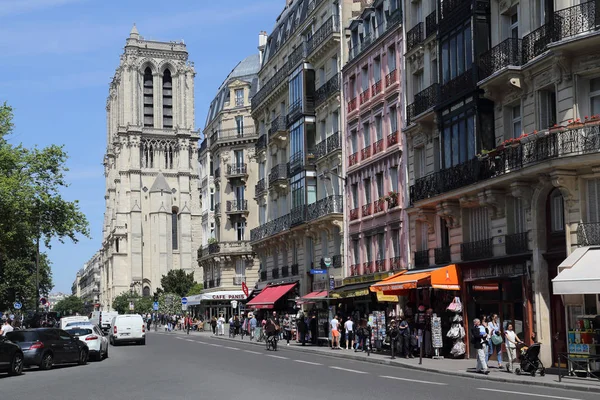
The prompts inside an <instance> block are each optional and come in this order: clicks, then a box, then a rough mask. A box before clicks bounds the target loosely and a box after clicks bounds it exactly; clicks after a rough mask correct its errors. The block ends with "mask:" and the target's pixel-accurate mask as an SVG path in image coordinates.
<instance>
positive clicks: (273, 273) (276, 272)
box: [271, 268, 279, 279]
mask: <svg viewBox="0 0 600 400" xmlns="http://www.w3.org/2000/svg"><path fill="white" fill-rule="evenodd" d="M271 276H272V277H273V279H277V278H279V268H273V269H272V270H271Z"/></svg>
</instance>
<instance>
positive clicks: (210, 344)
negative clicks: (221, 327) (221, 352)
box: [208, 343, 223, 347]
mask: <svg viewBox="0 0 600 400" xmlns="http://www.w3.org/2000/svg"><path fill="white" fill-rule="evenodd" d="M208 345H209V346H214V347H223V346H222V345H220V344H214V343H209V344H208Z"/></svg>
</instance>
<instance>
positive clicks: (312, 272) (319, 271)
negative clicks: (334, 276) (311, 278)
mask: <svg viewBox="0 0 600 400" xmlns="http://www.w3.org/2000/svg"><path fill="white" fill-rule="evenodd" d="M310 273H311V274H313V275H320V274H326V273H327V271H325V270H324V269H311V270H310Z"/></svg>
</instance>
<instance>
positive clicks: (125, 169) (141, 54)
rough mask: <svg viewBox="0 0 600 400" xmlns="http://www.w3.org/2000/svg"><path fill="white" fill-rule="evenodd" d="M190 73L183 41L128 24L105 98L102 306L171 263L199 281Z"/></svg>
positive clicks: (147, 283)
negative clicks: (146, 35) (155, 37)
mask: <svg viewBox="0 0 600 400" xmlns="http://www.w3.org/2000/svg"><path fill="white" fill-rule="evenodd" d="M194 76H195V71H194V67H193V64H192V63H190V62H189V61H188V52H187V49H186V46H185V44H184V43H183V42H157V41H151V40H144V39H143V38H142V37H141V36H140V34H139V33H138V31H137V28H136V27H135V25H134V27H133V29H132V30H131V33H130V34H129V38H128V39H127V42H126V45H125V52H124V54H123V55H121V60H120V64H119V67H118V68H117V70H116V72H115V75H114V77H113V80H112V83H111V85H110V93H109V96H108V100H107V104H106V111H107V115H106V121H107V149H106V155H105V157H104V172H105V176H106V195H105V199H106V211H105V214H104V225H103V243H102V288H101V296H100V301H101V303H102V306H103V309H104V310H107V309H111V308H112V300H113V299H114V298H115V297H116V296H118V295H119V294H121V293H123V292H125V291H130V290H133V291H136V292H137V293H139V294H142V295H146V296H149V295H151V294H152V293H153V292H154V291H155V290H156V289H157V288H158V287H160V279H161V277H162V276H163V275H165V274H166V273H167V272H168V271H170V270H172V269H183V270H185V271H187V272H191V271H194V273H195V274H196V280H197V281H200V282H202V276H201V271H200V270H199V268H198V262H197V250H198V247H199V246H200V243H201V238H200V232H201V229H200V228H201V215H200V196H199V190H198V161H197V160H198V150H197V144H198V133H197V132H196V131H194V126H195V124H194Z"/></svg>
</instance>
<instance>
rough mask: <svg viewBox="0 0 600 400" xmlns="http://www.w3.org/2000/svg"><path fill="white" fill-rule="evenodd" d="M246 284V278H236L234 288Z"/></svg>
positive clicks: (234, 278)
mask: <svg viewBox="0 0 600 400" xmlns="http://www.w3.org/2000/svg"><path fill="white" fill-rule="evenodd" d="M244 282H246V277H245V276H234V277H233V285H234V286H239V285H241V284H242V283H244Z"/></svg>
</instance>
